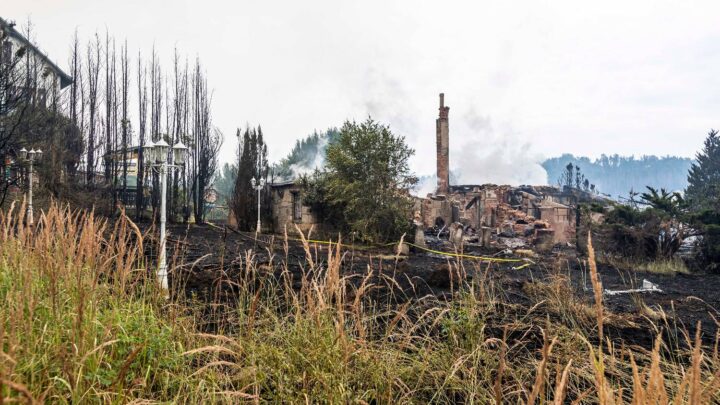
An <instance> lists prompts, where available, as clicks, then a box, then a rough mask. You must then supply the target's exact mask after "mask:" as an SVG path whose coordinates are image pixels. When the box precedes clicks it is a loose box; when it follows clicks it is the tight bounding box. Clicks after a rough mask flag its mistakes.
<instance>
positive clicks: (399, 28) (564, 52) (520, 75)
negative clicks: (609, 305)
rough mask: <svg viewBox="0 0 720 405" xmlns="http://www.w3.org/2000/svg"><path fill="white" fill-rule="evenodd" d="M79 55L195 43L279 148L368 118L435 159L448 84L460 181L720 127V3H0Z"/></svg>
mask: <svg viewBox="0 0 720 405" xmlns="http://www.w3.org/2000/svg"><path fill="white" fill-rule="evenodd" d="M0 2H2V7H1V8H0V14H1V15H2V16H3V17H5V18H7V19H11V20H16V21H17V22H18V23H22V22H24V21H25V20H26V19H27V18H28V17H30V18H31V19H32V22H33V24H34V26H35V28H34V29H35V38H36V40H37V42H38V44H39V46H40V47H41V48H42V49H44V50H45V51H47V52H48V53H49V55H50V57H51V58H52V59H54V60H56V61H57V62H58V63H59V64H60V65H61V66H63V67H67V66H68V59H69V53H70V52H69V50H70V45H71V41H72V37H73V33H74V31H75V29H76V28H77V29H78V31H79V34H80V36H81V37H82V38H84V39H86V38H89V36H90V35H92V34H93V33H94V32H95V30H99V31H101V32H104V31H105V28H106V27H107V28H108V29H109V30H110V32H111V34H114V35H115V36H116V37H117V38H118V39H123V38H127V39H128V42H129V45H130V48H131V49H133V48H134V49H137V48H140V49H142V50H143V52H145V53H146V54H147V53H149V52H150V51H149V50H150V48H151V47H152V45H153V43H155V45H156V47H157V48H158V49H159V50H160V52H161V56H162V57H163V60H164V63H165V65H166V66H168V67H169V65H170V59H171V57H172V52H173V48H174V47H175V46H177V47H178V49H179V50H180V51H181V52H182V53H184V54H187V55H189V56H190V57H191V58H194V56H195V55H198V56H199V57H200V58H201V60H202V62H203V64H204V65H205V68H206V69H207V74H208V77H209V81H210V85H211V87H212V88H213V89H214V97H213V107H214V108H213V114H214V120H215V123H216V125H217V126H218V127H219V128H220V129H221V130H222V131H223V132H224V133H225V135H226V136H225V138H226V139H225V144H224V147H223V151H222V158H223V160H230V159H232V158H233V156H234V153H235V152H234V151H235V147H236V146H235V145H236V140H235V136H234V133H235V128H237V127H238V126H243V127H244V126H245V125H246V123H249V124H250V125H257V124H260V125H262V127H263V131H264V133H265V134H266V137H267V139H268V144H269V148H270V154H271V156H270V157H271V159H272V160H277V159H279V158H281V157H282V156H284V155H285V154H286V153H287V152H288V151H289V150H290V148H291V147H292V144H293V143H294V141H295V139H297V138H299V137H302V136H305V135H307V134H309V133H312V131H313V130H315V129H318V130H323V129H325V128H327V127H330V126H340V125H341V124H342V122H343V121H344V120H346V119H357V120H361V119H364V118H365V117H366V116H367V115H368V114H370V115H372V116H373V118H376V119H378V120H380V121H382V122H384V123H387V124H389V125H390V126H391V128H392V129H393V130H394V131H395V132H396V133H399V134H402V135H404V136H406V137H407V139H408V142H409V143H410V145H411V146H412V147H414V148H415V149H416V151H417V154H416V156H415V158H414V160H413V168H414V169H415V170H416V171H417V172H418V173H419V174H430V173H433V172H434V169H435V162H434V156H435V118H436V117H437V107H438V105H437V104H438V93H440V92H444V93H445V100H446V104H447V105H449V106H450V144H451V167H455V168H459V171H460V173H461V177H462V181H463V182H465V183H471V182H472V183H482V182H486V181H488V182H489V181H493V182H501V183H504V182H509V183H541V182H544V181H545V179H544V178H543V176H544V172H543V171H542V169H541V168H540V167H538V166H537V164H534V163H537V162H538V161H540V160H541V159H542V158H544V157H552V156H556V155H559V154H561V153H564V152H569V153H573V154H576V155H588V156H593V157H594V156H598V155H600V154H601V153H607V154H611V153H620V154H635V155H642V154H658V155H666V154H673V155H682V156H693V155H694V153H695V152H696V150H698V149H699V148H700V147H701V144H702V140H703V138H704V136H705V133H706V132H707V130H708V129H709V128H711V127H713V128H718V127H720V121H719V120H718V114H717V113H718V111H719V107H720V93H719V92H718V89H719V88H720V75H718V74H717V71H718V69H719V68H718V66H720V64H718V62H720V23H718V15H720V13H719V12H720V2H718V1H693V2H688V1H659V0H655V1H617V2H615V1H603V2H589V1H496V2H487V1H477V0H475V1H462V2H461V1H418V0H414V1H390V0H382V1H376V0H363V1H343V0H323V1H311V0H306V1H297V0H287V1H269V0H267V1H244V0H236V1H216V0H203V1H190V0H187V1H181V0H173V1H157V0H124V1H117V0H115V1H104V0H63V1H57V0H23V1H17V0H0Z"/></svg>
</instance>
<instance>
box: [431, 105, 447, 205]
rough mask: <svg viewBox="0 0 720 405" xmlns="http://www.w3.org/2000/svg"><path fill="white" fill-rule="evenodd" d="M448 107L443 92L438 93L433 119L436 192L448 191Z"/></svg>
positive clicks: (441, 193)
mask: <svg viewBox="0 0 720 405" xmlns="http://www.w3.org/2000/svg"><path fill="white" fill-rule="evenodd" d="M449 113H450V107H446V106H445V94H443V93H440V114H439V116H438V119H437V120H436V121H435V133H436V142H437V193H436V194H438V195H445V194H447V193H448V192H449V191H450V120H449V118H448V114H449Z"/></svg>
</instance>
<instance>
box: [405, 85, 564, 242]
mask: <svg viewBox="0 0 720 405" xmlns="http://www.w3.org/2000/svg"><path fill="white" fill-rule="evenodd" d="M439 111H440V112H439V117H438V119H437V121H436V141H437V162H436V163H437V190H436V191H435V193H433V194H428V195H427V196H426V197H421V198H417V199H416V202H415V210H416V211H417V212H419V214H420V215H419V219H418V218H416V220H415V223H416V224H418V226H422V227H423V228H424V229H426V230H427V229H434V230H435V231H436V232H440V231H441V230H443V229H445V230H447V229H452V230H453V233H455V232H456V231H455V230H456V229H457V228H458V226H459V225H461V226H462V228H463V229H464V230H465V234H466V236H467V235H473V236H476V237H477V239H478V243H480V244H485V245H487V244H490V243H491V241H494V242H498V241H503V239H506V240H513V242H512V243H515V244H518V243H525V244H532V245H537V246H538V247H540V248H547V247H552V246H553V245H555V244H558V243H570V242H574V240H575V222H576V218H575V216H576V212H575V208H573V207H574V206H575V205H576V204H577V202H578V196H577V195H575V193H571V192H568V190H559V189H557V188H554V187H549V186H537V187H532V186H521V187H511V186H498V185H493V184H486V185H451V184H450V169H449V168H450V159H449V144H450V125H449V111H450V108H449V107H447V106H445V96H444V94H442V93H441V94H440V108H439ZM420 224H421V225H420ZM452 237H453V238H454V239H456V240H457V235H456V234H454V235H452Z"/></svg>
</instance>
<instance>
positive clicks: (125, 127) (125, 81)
mask: <svg viewBox="0 0 720 405" xmlns="http://www.w3.org/2000/svg"><path fill="white" fill-rule="evenodd" d="M128 64H129V61H128V49H127V39H126V40H125V44H124V45H123V48H122V49H121V51H120V69H121V75H122V78H121V86H122V141H121V144H122V196H123V202H124V201H125V200H124V199H125V198H126V197H125V196H126V195H127V174H128V173H127V172H128V165H127V161H128V146H129V144H128V138H129V137H128V133H129V131H130V128H129V127H130V121H129V120H128V87H129V84H130V83H129V80H130V78H129V75H128Z"/></svg>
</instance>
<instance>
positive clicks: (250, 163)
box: [230, 126, 270, 231]
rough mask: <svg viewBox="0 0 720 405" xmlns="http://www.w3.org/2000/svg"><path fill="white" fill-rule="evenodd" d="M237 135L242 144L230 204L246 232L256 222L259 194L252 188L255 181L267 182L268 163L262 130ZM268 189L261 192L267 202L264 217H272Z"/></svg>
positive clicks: (239, 224)
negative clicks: (270, 215)
mask: <svg viewBox="0 0 720 405" xmlns="http://www.w3.org/2000/svg"><path fill="white" fill-rule="evenodd" d="M237 136H238V140H239V144H240V148H239V150H238V164H237V176H236V177H235V188H234V190H233V197H232V200H231V203H230V209H231V210H232V211H233V214H234V215H235V220H236V221H237V225H238V228H240V229H242V230H246V231H251V230H253V229H255V223H256V221H257V191H255V190H254V189H253V188H252V186H251V181H252V179H253V178H255V179H256V180H258V179H266V181H267V176H268V160H267V153H268V152H267V145H266V144H265V140H264V139H263V133H262V129H261V128H260V127H259V126H258V127H257V129H255V128H247V129H245V133H244V134H242V136H241V132H240V130H239V129H238V130H237ZM268 190H269V187H265V190H264V191H263V192H262V193H261V198H263V200H264V202H265V203H264V204H262V206H263V207H264V208H265V212H264V213H263V214H262V215H263V216H264V217H266V218H267V217H268V216H269V212H270V204H268V202H269V201H268V200H269V198H270V193H269V192H267V191H268Z"/></svg>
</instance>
